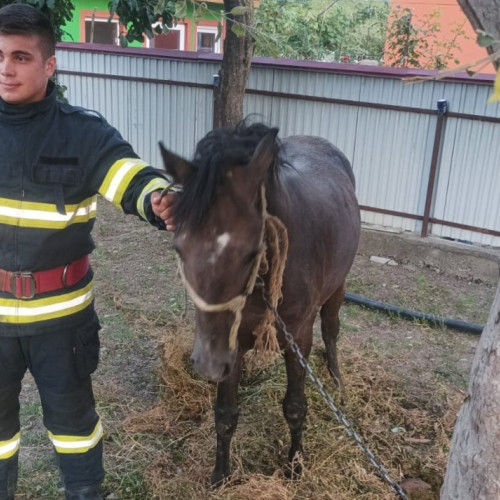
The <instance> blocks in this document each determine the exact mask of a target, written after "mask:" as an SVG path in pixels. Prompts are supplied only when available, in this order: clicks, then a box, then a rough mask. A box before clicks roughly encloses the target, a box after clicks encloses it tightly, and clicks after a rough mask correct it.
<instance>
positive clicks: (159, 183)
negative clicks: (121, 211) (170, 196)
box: [137, 178, 168, 219]
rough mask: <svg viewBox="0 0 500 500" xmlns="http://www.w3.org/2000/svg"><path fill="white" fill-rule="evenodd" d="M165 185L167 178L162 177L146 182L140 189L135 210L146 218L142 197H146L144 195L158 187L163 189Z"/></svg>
mask: <svg viewBox="0 0 500 500" xmlns="http://www.w3.org/2000/svg"><path fill="white" fill-rule="evenodd" d="M167 186H168V182H167V179H163V178H157V179H153V180H152V181H150V182H148V184H146V187H145V188H144V189H143V190H142V193H141V195H140V196H139V198H138V199H137V212H138V213H139V215H140V216H141V217H142V218H143V219H145V218H146V210H145V207H144V199H145V198H146V196H147V195H148V194H150V193H152V192H153V191H157V190H158V189H161V190H163V189H165V188H166V187H167Z"/></svg>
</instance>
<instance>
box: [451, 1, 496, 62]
mask: <svg viewBox="0 0 500 500" xmlns="http://www.w3.org/2000/svg"><path fill="white" fill-rule="evenodd" d="M458 4H459V5H460V7H461V9H462V10H463V11H464V14H465V15H466V16H467V19H468V20H469V21H470V23H471V25H472V27H473V28H474V29H475V30H483V31H486V32H487V33H489V34H490V35H493V37H495V39H496V40H500V1H499V0H458ZM499 48H500V44H496V45H493V46H492V47H488V52H489V53H490V54H491V53H493V52H494V51H495V50H498V49H499ZM493 64H494V65H495V68H496V69H498V68H499V62H498V61H496V62H494V63H493Z"/></svg>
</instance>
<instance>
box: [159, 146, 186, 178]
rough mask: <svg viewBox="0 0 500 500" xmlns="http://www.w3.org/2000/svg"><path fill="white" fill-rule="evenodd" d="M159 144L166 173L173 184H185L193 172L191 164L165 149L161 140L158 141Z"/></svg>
mask: <svg viewBox="0 0 500 500" xmlns="http://www.w3.org/2000/svg"><path fill="white" fill-rule="evenodd" d="M159 145H160V151H161V156H162V158H163V164H164V165H165V170H166V172H167V174H168V175H170V176H171V177H172V179H173V180H174V182H175V184H186V181H187V180H188V179H189V178H190V177H191V175H192V173H193V169H194V166H193V164H192V163H191V162H189V161H187V160H185V159H184V158H182V157H181V156H179V155H176V154H175V153H172V152H171V151H169V150H168V149H166V148H165V146H164V145H163V142H161V141H160V143H159Z"/></svg>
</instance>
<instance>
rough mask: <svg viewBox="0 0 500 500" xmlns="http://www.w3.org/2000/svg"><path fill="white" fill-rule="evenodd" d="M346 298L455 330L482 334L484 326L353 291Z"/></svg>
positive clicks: (364, 305)
mask: <svg viewBox="0 0 500 500" xmlns="http://www.w3.org/2000/svg"><path fill="white" fill-rule="evenodd" d="M345 300H346V301H348V302H354V303H355V304H359V305H361V306H363V307H367V308H368V309H376V310H377V311H383V312H386V313H388V314H395V315H398V316H401V317H403V318H406V319H418V320H421V321H425V322H427V323H431V324H433V325H435V326H447V327H448V328H453V329H454V330H459V331H461V332H469V333H477V334H481V333H482V331H483V328H484V325H477V324H475V323H467V322H466V321H460V320H458V319H450V318H443V317H442V316H436V315H435V314H424V313H421V312H418V311H412V310H411V309H405V308H403V307H398V306H393V305H391V304H387V303H386V302H380V301H378V300H371V299H367V298H366V297H362V296H361V295H354V294H352V293H346V294H345Z"/></svg>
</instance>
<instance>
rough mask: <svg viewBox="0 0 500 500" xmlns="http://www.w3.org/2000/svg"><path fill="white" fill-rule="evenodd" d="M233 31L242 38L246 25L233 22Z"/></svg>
mask: <svg viewBox="0 0 500 500" xmlns="http://www.w3.org/2000/svg"><path fill="white" fill-rule="evenodd" d="M231 31H232V32H233V33H234V34H235V35H236V36H237V37H238V38H241V37H243V36H245V32H246V31H245V27H244V26H243V25H241V24H236V23H233V24H232V26H231Z"/></svg>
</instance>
